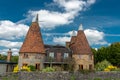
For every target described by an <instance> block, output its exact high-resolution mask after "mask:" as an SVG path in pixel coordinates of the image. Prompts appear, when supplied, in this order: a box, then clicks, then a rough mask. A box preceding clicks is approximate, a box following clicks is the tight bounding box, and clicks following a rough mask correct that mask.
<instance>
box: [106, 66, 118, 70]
mask: <svg viewBox="0 0 120 80" xmlns="http://www.w3.org/2000/svg"><path fill="white" fill-rule="evenodd" d="M117 70H118V68H117V67H116V66H112V65H111V66H108V67H107V68H105V69H104V71H117Z"/></svg>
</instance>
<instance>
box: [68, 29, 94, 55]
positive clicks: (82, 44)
mask: <svg viewBox="0 0 120 80" xmlns="http://www.w3.org/2000/svg"><path fill="white" fill-rule="evenodd" d="M70 47H71V49H72V50H73V52H74V53H76V54H92V51H91V48H90V46H89V43H88V41H87V39H86V36H85V34H84V31H83V30H79V31H78V34H77V36H76V37H75V36H73V37H72V38H71V46H70Z"/></svg>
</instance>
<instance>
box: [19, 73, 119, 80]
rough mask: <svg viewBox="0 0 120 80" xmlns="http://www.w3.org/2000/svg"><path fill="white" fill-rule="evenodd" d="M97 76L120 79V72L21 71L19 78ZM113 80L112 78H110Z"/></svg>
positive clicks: (70, 79)
mask: <svg viewBox="0 0 120 80" xmlns="http://www.w3.org/2000/svg"><path fill="white" fill-rule="evenodd" d="M95 78H101V79H110V78H113V79H114V78H116V79H117V80H120V72H95V73H89V74H82V73H80V72H74V73H70V72H48V73H43V72H30V73H28V72H20V73H19V80H94V79H95ZM110 80H111V79H110Z"/></svg>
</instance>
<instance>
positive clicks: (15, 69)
mask: <svg viewBox="0 0 120 80" xmlns="http://www.w3.org/2000/svg"><path fill="white" fill-rule="evenodd" d="M18 71H19V69H18V65H16V66H15V67H14V69H13V72H15V73H17V72H18Z"/></svg>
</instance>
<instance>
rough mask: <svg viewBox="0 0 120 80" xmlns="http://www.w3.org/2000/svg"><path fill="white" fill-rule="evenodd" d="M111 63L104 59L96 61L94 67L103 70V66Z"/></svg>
mask: <svg viewBox="0 0 120 80" xmlns="http://www.w3.org/2000/svg"><path fill="white" fill-rule="evenodd" d="M111 65H112V64H111V63H110V62H108V61H107V60H104V61H102V62H98V63H97V64H96V65H95V69H96V70H97V71H104V69H105V68H107V67H108V66H111Z"/></svg>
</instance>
